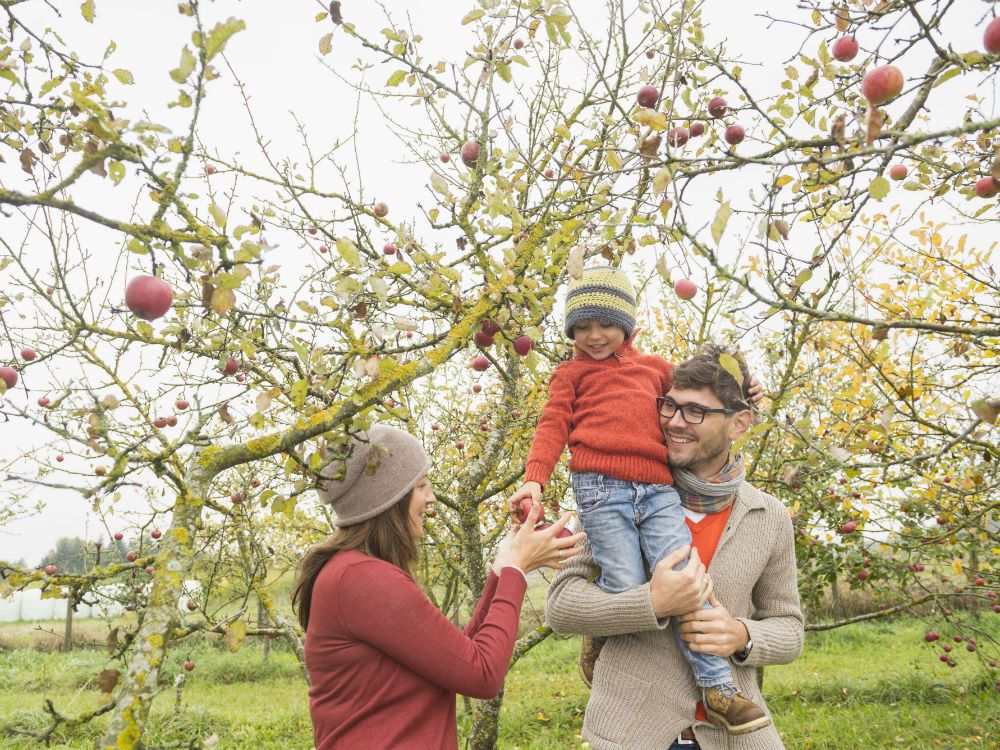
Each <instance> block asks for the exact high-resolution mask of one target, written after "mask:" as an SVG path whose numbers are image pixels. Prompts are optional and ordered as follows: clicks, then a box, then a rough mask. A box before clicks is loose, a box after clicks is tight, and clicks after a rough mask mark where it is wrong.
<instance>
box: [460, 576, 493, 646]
mask: <svg viewBox="0 0 1000 750" xmlns="http://www.w3.org/2000/svg"><path fill="white" fill-rule="evenodd" d="M499 582H500V578H499V576H497V574H496V573H494V572H493V571H492V570H491V571H490V574H489V577H488V578H487V579H486V584H485V585H484V586H483V595H482V596H480V597H479V601H478V602H477V603H476V610H475V612H473V613H472V619H471V620H469V623H468V624H467V625H466V626H465V630H463V631H462V632H463V633H465V634H466V635H468V636H473V635H475V634H476V632H477V631H478V630H479V628H480V627H481V626H482V624H483V620H485V619H486V615H487V613H488V612H489V611H490V602H492V601H493V595H494V594H495V593H496V591H497V584H498V583H499Z"/></svg>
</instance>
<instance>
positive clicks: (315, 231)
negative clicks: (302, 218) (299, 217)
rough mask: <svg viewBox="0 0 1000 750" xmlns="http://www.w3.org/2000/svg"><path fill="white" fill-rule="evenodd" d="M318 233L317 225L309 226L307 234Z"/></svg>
mask: <svg viewBox="0 0 1000 750" xmlns="http://www.w3.org/2000/svg"><path fill="white" fill-rule="evenodd" d="M318 233H319V227H309V234H312V235H315V234H318Z"/></svg>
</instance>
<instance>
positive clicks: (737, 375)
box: [719, 352, 743, 389]
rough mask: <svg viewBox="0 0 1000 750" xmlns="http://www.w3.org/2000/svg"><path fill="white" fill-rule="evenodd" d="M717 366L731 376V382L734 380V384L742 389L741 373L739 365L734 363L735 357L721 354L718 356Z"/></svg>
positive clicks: (724, 353)
mask: <svg viewBox="0 0 1000 750" xmlns="http://www.w3.org/2000/svg"><path fill="white" fill-rule="evenodd" d="M719 365H720V366H721V367H722V369H723V370H725V371H726V372H728V373H729V374H730V375H732V376H733V380H735V381H736V384H737V385H738V386H739V387H740V388H741V389H742V388H743V372H742V371H741V370H740V363H739V362H737V361H736V357H734V356H733V355H732V354H728V353H726V352H723V353H722V354H720V355H719Z"/></svg>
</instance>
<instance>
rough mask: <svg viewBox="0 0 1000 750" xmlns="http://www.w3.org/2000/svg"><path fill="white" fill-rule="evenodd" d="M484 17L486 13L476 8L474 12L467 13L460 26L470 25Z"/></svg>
mask: <svg viewBox="0 0 1000 750" xmlns="http://www.w3.org/2000/svg"><path fill="white" fill-rule="evenodd" d="M485 15H486V11H485V10H482V9H481V8H477V9H476V10H472V11H469V12H468V13H466V14H465V16H464V17H463V18H462V25H463V26H465V25H466V24H470V23H472V22H473V21H475V20H478V19H480V18H482V17H483V16H485Z"/></svg>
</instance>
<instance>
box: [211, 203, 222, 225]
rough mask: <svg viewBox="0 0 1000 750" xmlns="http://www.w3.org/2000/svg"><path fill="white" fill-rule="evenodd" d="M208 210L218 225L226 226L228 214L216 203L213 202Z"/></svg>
mask: <svg viewBox="0 0 1000 750" xmlns="http://www.w3.org/2000/svg"><path fill="white" fill-rule="evenodd" d="M208 212H209V213H210V214H211V215H212V220H213V221H214V222H215V225H216V226H217V227H224V226H226V215H225V214H224V213H223V212H222V209H221V208H219V207H218V206H217V205H216V204H214V203H213V204H212V205H211V206H209V207H208Z"/></svg>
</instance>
